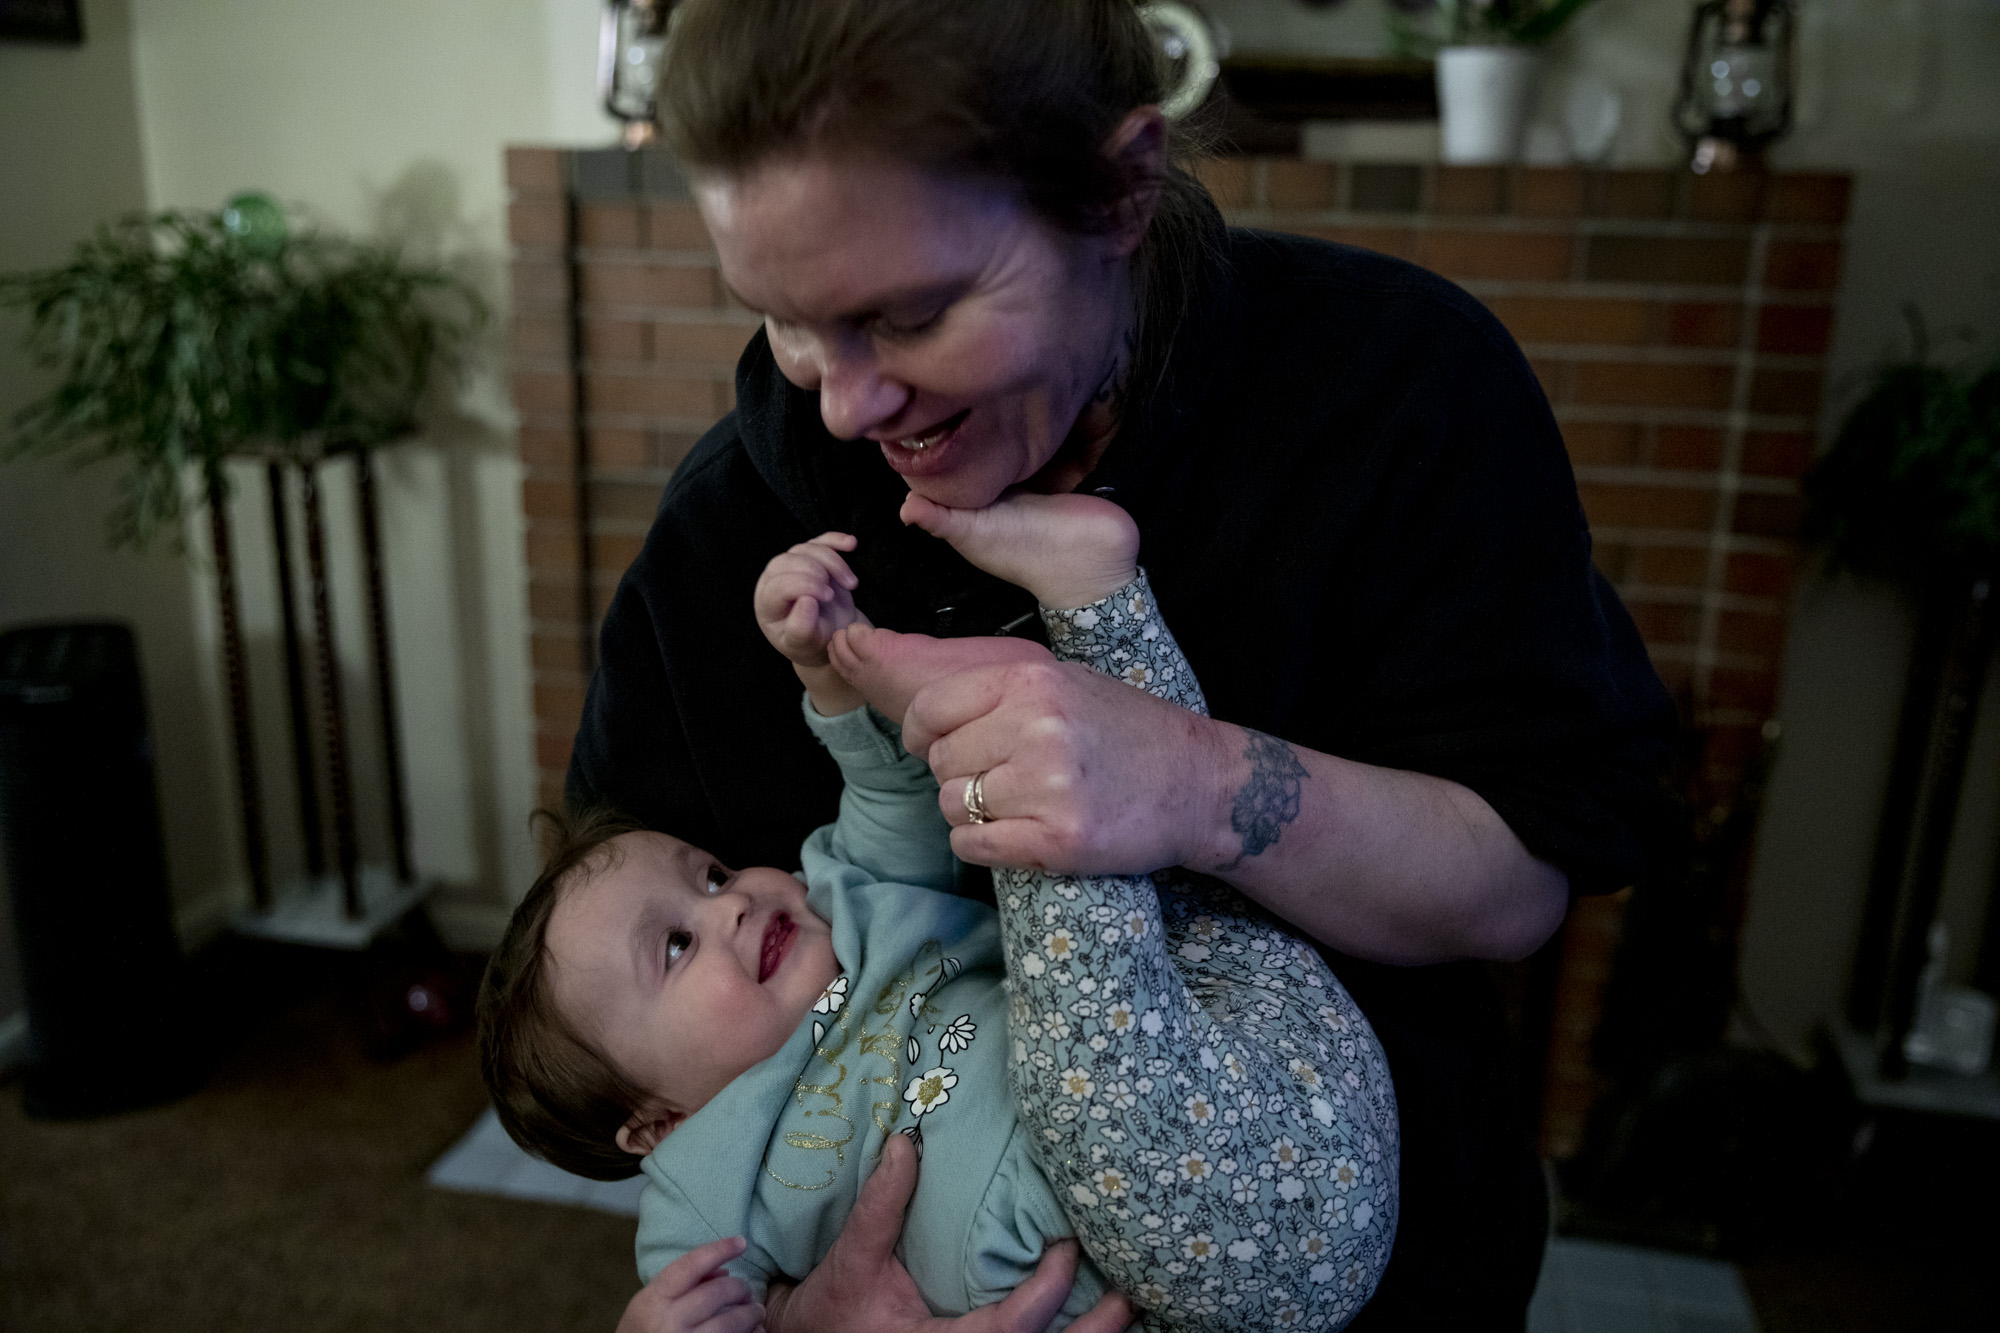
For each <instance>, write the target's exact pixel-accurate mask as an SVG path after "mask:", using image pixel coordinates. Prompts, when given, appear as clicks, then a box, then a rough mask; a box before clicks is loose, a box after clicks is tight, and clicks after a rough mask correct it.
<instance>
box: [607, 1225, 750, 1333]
mask: <svg viewBox="0 0 2000 1333" xmlns="http://www.w3.org/2000/svg"><path fill="white" fill-rule="evenodd" d="M744 1245H745V1242H744V1239H743V1237H741V1236H730V1237H727V1238H726V1239H723V1240H712V1241H710V1242H709V1243H708V1244H706V1245H703V1246H700V1247H699V1248H697V1249H692V1250H689V1251H688V1252H687V1253H686V1254H684V1255H682V1256H681V1257H680V1258H678V1259H676V1260H674V1261H673V1262H672V1263H670V1264H668V1265H667V1266H666V1267H665V1268H662V1269H661V1270H660V1271H659V1272H658V1273H656V1274H655V1275H654V1276H653V1280H652V1281H651V1282H648V1283H647V1284H646V1285H645V1286H644V1287H642V1288H640V1290H639V1294H638V1295H637V1296H634V1297H633V1298H632V1300H631V1303H630V1304H628V1305H627V1306H626V1307H625V1316H624V1318H622V1319H620V1320H619V1321H618V1333H756V1331H757V1330H759V1329H762V1328H763V1327H764V1307H763V1306H761V1305H759V1304H757V1302H755V1301H753V1300H751V1299H750V1287H749V1284H748V1283H746V1282H744V1281H743V1279H742V1278H739V1277H733V1276H731V1275H730V1273H729V1272H728V1270H726V1269H725V1268H723V1265H724V1264H726V1263H728V1262H729V1261H730V1260H731V1259H734V1258H735V1257H736V1256H737V1255H739V1254H741V1253H743V1249H744Z"/></svg>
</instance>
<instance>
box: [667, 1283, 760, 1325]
mask: <svg viewBox="0 0 2000 1333" xmlns="http://www.w3.org/2000/svg"><path fill="white" fill-rule="evenodd" d="M674 1314H675V1315H676V1316H677V1320H678V1323H679V1325H680V1327H682V1328H686V1329H704V1330H709V1329H714V1330H720V1329H722V1328H727V1327H731V1326H734V1327H739V1328H755V1327H756V1326H757V1322H756V1321H758V1320H761V1319H762V1318H763V1317H764V1310H763V1307H762V1306H760V1305H758V1304H757V1302H755V1301H753V1300H751V1299H750V1286H749V1284H748V1283H746V1282H744V1281H743V1279H742V1278H739V1277H732V1276H730V1275H729V1274H726V1273H718V1274H717V1275H716V1276H714V1277H712V1278H710V1279H708V1281H706V1282H704V1283H702V1284H701V1285H700V1286H698V1287H696V1288H695V1289H694V1290H693V1291H691V1292H689V1293H688V1294H687V1295H685V1296H683V1297H681V1298H680V1299H679V1300H677V1301H675V1302H674ZM731 1316H734V1320H732V1319H731ZM746 1318H747V1320H748V1322H743V1321H744V1320H745V1319H746Z"/></svg>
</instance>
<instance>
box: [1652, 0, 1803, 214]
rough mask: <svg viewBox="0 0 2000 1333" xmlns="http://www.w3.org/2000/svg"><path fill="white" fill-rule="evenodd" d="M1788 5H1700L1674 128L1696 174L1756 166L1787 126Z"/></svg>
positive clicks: (1738, 1)
mask: <svg viewBox="0 0 2000 1333" xmlns="http://www.w3.org/2000/svg"><path fill="white" fill-rule="evenodd" d="M1792 28H1793V8H1792V0H1703V3H1702V4H1699V5H1697V6H1696V7H1695V11H1694V25H1693V27H1691V28H1690V29H1689V30H1688V45H1687V57H1686V59H1684V60H1683V61H1682V62H1681V95H1680V100H1679V101H1678V102H1676V103H1675V104H1674V124H1675V126H1676V127H1677V128H1679V130H1680V132H1681V133H1682V134H1684V135H1686V136H1687V139H1688V144H1689V146H1690V148H1691V149H1692V151H1693V157H1692V159H1691V160H1690V162H1689V164H1688V165H1689V166H1690V167H1691V168H1692V169H1693V170H1694V171H1695V172H1696V173H1697V174H1706V173H1708V172H1710V171H1728V170H1731V169H1732V168H1734V167H1736V166H1737V165H1739V164H1740V163H1743V162H1745V161H1754V160H1755V158H1756V156H1757V154H1759V153H1761V152H1762V151H1763V150H1764V148H1765V147H1766V146H1767V145H1769V144H1771V143H1774V142H1776V141H1777V140H1778V139H1781V138H1783V137H1784V136H1785V134H1786V133H1787V132H1788V131H1790V129H1791V128H1792Z"/></svg>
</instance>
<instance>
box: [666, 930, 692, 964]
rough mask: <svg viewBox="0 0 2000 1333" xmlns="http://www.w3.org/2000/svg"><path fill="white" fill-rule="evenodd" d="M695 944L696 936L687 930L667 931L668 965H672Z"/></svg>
mask: <svg viewBox="0 0 2000 1333" xmlns="http://www.w3.org/2000/svg"><path fill="white" fill-rule="evenodd" d="M693 946H694V936H692V935H690V934H688V933H687V932H686V931H685V930H672V931H668V932H667V966H668V967H672V966H673V965H674V964H675V963H676V962H677V961H679V959H680V956H681V955H682V954H684V953H686V952H687V951H688V950H689V949H690V948H692V947H693Z"/></svg>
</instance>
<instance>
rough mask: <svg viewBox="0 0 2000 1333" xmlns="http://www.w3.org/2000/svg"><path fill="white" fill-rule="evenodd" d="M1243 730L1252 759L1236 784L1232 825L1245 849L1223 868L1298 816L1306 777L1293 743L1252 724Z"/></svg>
mask: <svg viewBox="0 0 2000 1333" xmlns="http://www.w3.org/2000/svg"><path fill="white" fill-rule="evenodd" d="M1242 731H1243V734H1244V735H1245V736H1247V737H1249V738H1250V744H1249V746H1248V747H1247V748H1245V750H1244V751H1243V757H1244V758H1245V759H1248V760H1249V761H1250V777H1249V779H1248V780H1247V781H1245V782H1244V784H1243V785H1242V786H1241V787H1239V788H1237V791H1236V800H1235V802H1234V804H1233V805H1232V806H1231V807H1230V811H1229V827H1230V828H1232V829H1234V830H1235V831H1236V834H1237V836H1238V837H1240V838H1242V839H1243V850H1242V852H1241V853H1239V854H1238V855H1237V857H1236V859H1235V860H1234V861H1231V862H1230V863H1229V864H1228V865H1226V866H1224V867H1222V868H1223V869H1224V870H1234V869H1235V868H1236V867H1237V866H1240V865H1242V864H1243V863H1244V862H1245V861H1248V860H1249V859H1250V858H1251V857H1253V856H1256V855H1258V854H1260V853H1261V852H1263V851H1265V850H1266V849H1267V848H1269V847H1270V846H1271V845H1272V844H1273V843H1275V842H1277V840H1278V838H1279V836H1280V835H1281V834H1283V833H1284V831H1285V825H1287V824H1289V823H1291V822H1292V821H1293V820H1295V819H1297V818H1298V817H1299V793H1300V791H1301V788H1302V784H1303V783H1304V781H1305V778H1306V766H1305V765H1304V764H1302V763H1300V762H1299V757H1298V755H1296V754H1294V753H1292V747H1291V746H1289V745H1287V744H1286V743H1285V742H1283V741H1281V740H1279V739H1278V738H1277V737H1276V736H1266V735H1265V734H1264V733H1263V732H1261V731H1253V730H1251V729H1250V728H1249V727H1244V728H1242Z"/></svg>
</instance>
